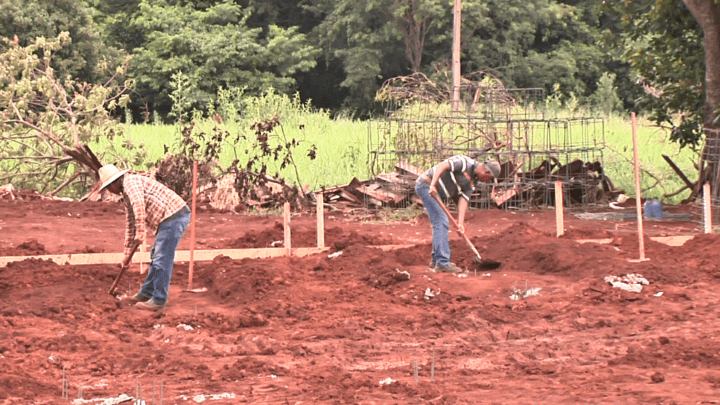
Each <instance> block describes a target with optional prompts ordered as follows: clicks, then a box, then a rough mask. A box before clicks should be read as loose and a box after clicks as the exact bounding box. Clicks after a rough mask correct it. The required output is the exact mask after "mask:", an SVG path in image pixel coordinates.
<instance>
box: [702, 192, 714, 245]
mask: <svg viewBox="0 0 720 405" xmlns="http://www.w3.org/2000/svg"><path fill="white" fill-rule="evenodd" d="M703 214H704V215H703V216H704V217H705V233H712V196H711V195H710V183H705V184H704V185H703Z"/></svg>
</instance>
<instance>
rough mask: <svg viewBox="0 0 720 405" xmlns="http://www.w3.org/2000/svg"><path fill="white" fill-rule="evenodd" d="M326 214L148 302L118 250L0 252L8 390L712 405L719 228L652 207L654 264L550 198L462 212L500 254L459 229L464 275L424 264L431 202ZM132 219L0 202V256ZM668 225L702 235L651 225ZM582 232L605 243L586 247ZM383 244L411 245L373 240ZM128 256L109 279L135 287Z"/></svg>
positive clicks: (92, 243)
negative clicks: (81, 258) (90, 257)
mask: <svg viewBox="0 0 720 405" xmlns="http://www.w3.org/2000/svg"><path fill="white" fill-rule="evenodd" d="M630 203H632V201H631V202H630ZM633 204H634V203H633ZM628 206H629V207H633V205H630V204H628ZM671 208H672V207H668V208H666V212H670V211H671ZM679 209H681V208H679ZM629 210H630V211H634V210H632V209H629ZM291 223H292V227H291V228H292V245H293V247H313V246H314V245H315V244H316V240H317V239H316V233H315V226H316V225H315V224H316V218H315V216H314V214H313V213H302V214H298V213H296V214H294V215H293V216H292V220H291ZM282 228H283V227H282V218H279V217H271V216H247V215H238V214H233V213H218V212H210V211H201V212H199V213H198V215H197V242H196V248H197V249H215V248H223V249H227V248H246V247H269V245H270V244H271V243H272V242H275V241H282V240H283V229H282ZM325 228H326V235H325V240H326V244H327V246H330V247H332V249H331V250H330V252H327V253H323V254H317V255H311V256H307V257H303V258H296V257H293V258H273V259H244V260H232V259H229V258H227V257H216V258H215V259H214V260H213V261H212V262H197V263H196V265H195V272H194V278H193V286H194V287H197V288H200V287H206V288H207V292H200V293H195V292H185V291H184V290H185V289H186V287H187V285H188V264H187V263H182V262H181V263H177V264H176V267H175V272H174V275H173V279H172V285H171V291H170V298H169V302H168V306H167V307H166V309H165V310H163V311H161V312H158V313H149V312H144V311H142V310H139V309H136V308H133V307H131V306H125V305H121V303H120V301H119V300H118V299H117V298H116V297H113V296H111V295H109V294H108V289H109V287H110V286H111V285H112V283H113V281H114V279H115V277H116V275H117V273H118V269H119V266H118V265H87V266H73V265H57V264H54V263H53V262H50V261H41V260H36V259H27V260H24V261H18V262H14V263H10V264H9V265H7V266H6V267H0V297H2V299H1V300H0V370H1V371H0V403H3V404H63V403H76V404H80V403H83V404H100V403H106V404H110V403H113V404H114V403H119V398H120V396H121V395H122V394H124V395H127V396H129V397H134V398H142V399H143V400H144V401H145V403H146V404H184V403H203V402H204V403H208V404H237V403H256V404H345V403H352V404H421V403H422V404H425V403H428V404H578V403H583V404H587V403H593V404H597V403H602V404H616V403H619V404H649V403H655V404H660V403H662V404H686V403H718V398H720V357H719V354H720V338H718V337H719V336H720V333H719V332H720V323H718V321H717V314H716V308H717V304H718V300H719V299H720V291H719V290H718V288H717V287H718V286H719V285H720V252H719V251H718V249H717V244H718V242H720V239H718V238H719V237H718V236H716V235H705V234H700V229H701V227H700V224H698V223H694V222H680V221H676V220H661V221H652V222H651V221H647V222H645V231H646V232H645V233H646V237H645V239H644V241H645V255H646V257H647V258H649V260H648V261H645V262H633V261H631V260H633V259H637V258H638V257H639V243H638V238H637V223H636V222H635V221H610V220H581V219H579V218H577V217H574V216H571V215H566V216H565V228H566V234H565V236H563V237H560V238H558V237H556V236H555V213H554V211H538V212H531V213H514V212H510V211H500V210H490V211H471V212H469V213H468V216H467V226H466V229H467V232H468V235H469V236H470V237H471V239H472V241H473V243H474V245H475V246H476V247H477V248H478V250H479V251H480V253H481V254H482V255H484V256H487V257H488V258H491V259H494V260H498V261H501V262H502V266H501V267H500V268H499V269H496V270H492V271H487V270H482V269H479V270H478V269H477V268H476V267H475V265H474V263H473V260H472V259H473V254H472V252H471V250H470V249H469V248H468V247H467V246H466V245H465V244H464V243H463V242H462V239H460V238H459V237H458V236H457V235H455V234H452V235H451V246H452V249H453V254H454V256H453V257H454V261H456V263H457V264H458V265H459V266H460V267H463V268H466V269H468V270H469V273H468V274H467V276H466V277H458V276H456V275H451V274H436V273H433V272H431V271H429V270H428V269H427V263H428V262H429V253H430V227H429V223H428V220H427V217H426V216H424V215H423V216H421V217H418V218H416V219H414V220H408V221H404V222H392V223H390V222H387V221H382V220H379V219H376V220H372V218H369V217H361V216H358V215H346V214H343V213H342V212H340V211H334V212H328V213H327V214H326V219H325ZM123 232H124V213H123V207H122V205H121V204H119V203H108V202H85V203H78V202H58V201H14V202H11V201H0V256H23V255H42V254H61V253H99V252H107V253H111V252H120V251H121V249H122V238H123ZM670 235H696V236H694V237H693V238H692V239H690V240H689V241H687V242H686V243H685V244H684V245H682V246H670V245H667V244H663V243H660V242H657V241H655V240H653V239H651V237H655V236H670ZM590 238H610V239H612V242H611V243H608V244H597V243H580V242H578V240H580V239H590ZM189 239H190V238H189V232H188V233H186V235H185V237H184V239H183V241H182V243H181V245H180V249H183V250H186V249H188V248H189V245H190V240H189ZM392 244H412V245H414V246H413V247H410V248H403V249H398V250H393V251H388V252H385V251H382V250H380V249H378V248H376V247H373V246H377V245H392ZM339 250H342V254H340V255H339V256H336V257H333V258H330V257H328V256H329V254H330V253H334V252H337V251H339ZM137 266H138V265H133V267H132V268H131V270H130V271H129V272H128V273H126V275H125V276H124V277H123V280H122V282H121V283H120V284H121V286H120V289H119V292H120V293H123V294H127V293H131V294H132V293H135V292H136V290H137V288H138V287H139V285H140V283H141V282H142V280H143V278H144V276H142V275H141V274H139V272H138V271H137ZM476 270H478V271H477V272H476ZM403 273H407V274H409V276H410V277H409V279H408V278H407V277H405V276H404V275H403ZM630 273H639V274H641V275H643V276H644V277H645V278H646V279H647V280H648V281H649V284H648V285H646V286H644V288H643V290H642V291H641V292H640V293H632V292H626V291H623V290H621V289H619V288H613V287H612V286H611V285H610V284H608V283H606V282H604V277H606V276H610V275H616V276H623V275H626V274H630ZM533 288H540V290H539V292H538V294H537V295H533V296H528V297H526V298H525V299H520V300H512V299H510V296H511V294H512V293H513V292H514V291H515V290H522V291H525V290H526V289H533ZM660 292H662V294H661V295H660V294H659V293H660ZM431 295H432V296H431ZM716 338H718V339H716ZM63 375H64V376H65V378H66V380H67V384H68V388H67V392H68V395H67V396H68V397H69V398H68V399H63ZM80 397H82V398H84V400H80V399H78V398H80ZM127 403H131V402H129V401H128V402H127ZM133 403H135V401H133Z"/></svg>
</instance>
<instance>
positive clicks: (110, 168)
mask: <svg viewBox="0 0 720 405" xmlns="http://www.w3.org/2000/svg"><path fill="white" fill-rule="evenodd" d="M129 171H130V169H125V170H120V169H118V168H117V167H115V165H105V166H103V167H101V168H100V169H98V175H99V176H100V181H102V186H100V190H102V189H104V188H105V187H107V186H109V185H110V184H111V183H112V182H113V181H115V180H117V179H119V178H120V176H122V175H123V174H125V173H127V172H129ZM98 191H99V190H98Z"/></svg>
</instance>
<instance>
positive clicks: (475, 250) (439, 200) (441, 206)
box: [435, 195, 480, 260]
mask: <svg viewBox="0 0 720 405" xmlns="http://www.w3.org/2000/svg"><path fill="white" fill-rule="evenodd" d="M435 201H437V202H438V204H440V208H442V210H443V211H445V215H447V217H448V219H449V220H450V222H452V224H453V225H454V226H455V229H457V230H458V231H459V230H460V226H459V225H458V223H457V221H456V220H455V218H454V217H453V216H452V214H451V213H450V210H449V209H448V208H447V207H446V206H445V204H443V202H442V200H441V199H440V197H438V196H437V195H436V196H435ZM458 233H459V234H460V235H461V236H462V237H463V239H465V242H466V243H467V244H468V246H470V249H472V251H473V253H475V258H476V259H478V260H480V253H478V251H477V249H475V246H473V244H472V242H471V241H470V238H468V237H467V235H465V232H463V233H460V232H458Z"/></svg>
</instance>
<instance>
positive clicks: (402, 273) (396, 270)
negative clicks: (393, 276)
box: [395, 269, 410, 280]
mask: <svg viewBox="0 0 720 405" xmlns="http://www.w3.org/2000/svg"><path fill="white" fill-rule="evenodd" d="M395 272H396V273H398V274H399V275H401V276H402V277H400V278H402V279H403V280H410V273H408V272H407V271H404V270H403V271H400V269H395Z"/></svg>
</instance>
